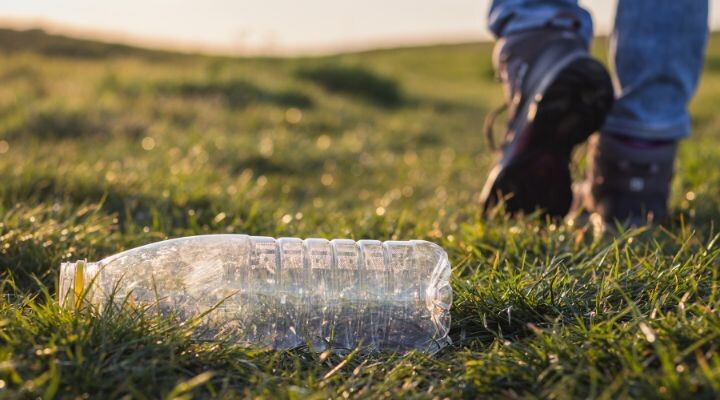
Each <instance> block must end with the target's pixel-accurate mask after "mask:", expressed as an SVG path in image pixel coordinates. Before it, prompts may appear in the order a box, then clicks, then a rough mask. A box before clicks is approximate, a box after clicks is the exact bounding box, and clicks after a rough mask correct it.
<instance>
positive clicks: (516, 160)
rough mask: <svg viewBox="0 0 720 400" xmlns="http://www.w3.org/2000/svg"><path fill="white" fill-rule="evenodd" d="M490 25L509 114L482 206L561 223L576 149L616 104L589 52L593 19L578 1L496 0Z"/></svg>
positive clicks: (608, 83)
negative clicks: (556, 219)
mask: <svg viewBox="0 0 720 400" xmlns="http://www.w3.org/2000/svg"><path fill="white" fill-rule="evenodd" d="M489 22H490V28H491V30H492V31H493V32H494V33H495V34H496V35H497V36H498V41H497V43H496V44H495V50H494V53H493V64H494V68H495V72H496V75H497V76H498V78H499V79H500V80H501V81H502V83H503V85H504V89H505V90H504V91H505V99H506V104H505V106H504V108H505V109H507V110H508V114H509V116H508V122H507V125H506V130H505V140H504V143H503V146H502V148H501V152H500V153H501V156H500V159H499V160H498V162H497V164H496V165H495V167H494V168H493V169H492V171H490V174H489V175H488V178H487V181H486V182H485V185H484V186H483V190H482V192H481V193H480V201H481V202H482V204H483V209H484V210H485V211H489V210H492V209H494V208H495V206H496V205H498V204H500V203H503V204H504V206H505V211H507V212H508V213H510V214H513V213H517V212H524V213H530V212H533V211H536V210H542V212H543V213H544V214H546V215H550V216H556V217H562V216H564V215H565V214H566V213H567V211H568V209H569V208H570V205H571V203H572V191H571V189H570V185H571V174H570V170H569V164H570V156H571V154H572V151H573V148H574V147H575V146H576V145H577V144H579V143H582V142H584V141H585V140H586V139H587V137H588V136H589V135H590V134H591V133H593V132H595V131H596V130H598V129H600V127H601V126H602V124H603V122H604V120H605V116H606V115H607V113H608V111H609V110H610V107H611V106H612V102H613V99H614V94H613V88H612V83H611V80H610V76H609V75H608V73H607V71H606V70H605V67H603V65H602V64H600V63H599V62H598V61H597V60H595V59H594V58H593V57H592V56H591V55H590V54H589V52H588V47H589V44H590V40H591V35H592V21H591V19H590V15H589V14H588V13H587V12H586V11H585V10H583V9H582V8H580V7H579V6H578V4H577V1H575V0H496V1H495V2H494V3H493V4H492V6H491V8H490V19H489ZM494 115H497V113H496V112H494V113H491V114H489V118H488V120H487V121H486V129H487V132H486V133H488V137H491V136H492V132H491V131H492V129H490V128H491V127H492V121H493V120H494ZM488 127H489V128H488ZM493 143H494V141H493V140H490V145H491V147H493V146H492V144H493Z"/></svg>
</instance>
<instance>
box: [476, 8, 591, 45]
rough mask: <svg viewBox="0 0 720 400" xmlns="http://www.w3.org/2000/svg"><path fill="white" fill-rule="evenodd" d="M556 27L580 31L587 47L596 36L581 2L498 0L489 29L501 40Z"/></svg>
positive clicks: (490, 18)
mask: <svg viewBox="0 0 720 400" xmlns="http://www.w3.org/2000/svg"><path fill="white" fill-rule="evenodd" d="M548 26H552V27H555V28H558V29H568V30H576V31H577V32H578V33H579V34H580V36H581V37H582V38H583V40H584V41H585V43H586V44H589V43H590V40H591V39H592V34H593V26H592V18H591V17H590V14H589V13H588V12H587V11H586V10H585V9H584V8H582V7H580V6H579V5H578V2H577V0H494V1H493V2H492V4H491V5H490V12H489V16H488V28H489V29H490V31H491V32H492V33H493V34H494V35H495V37H497V38H501V37H503V36H507V35H510V34H513V33H518V32H523V31H528V30H535V29H539V28H544V27H548Z"/></svg>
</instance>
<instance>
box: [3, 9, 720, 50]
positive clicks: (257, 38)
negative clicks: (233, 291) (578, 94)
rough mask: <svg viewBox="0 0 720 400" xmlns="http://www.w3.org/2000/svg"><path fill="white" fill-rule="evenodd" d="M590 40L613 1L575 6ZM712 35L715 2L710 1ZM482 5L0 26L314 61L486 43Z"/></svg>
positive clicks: (31, 19) (160, 15)
mask: <svg viewBox="0 0 720 400" xmlns="http://www.w3.org/2000/svg"><path fill="white" fill-rule="evenodd" d="M581 3H582V4H584V5H586V6H587V7H588V9H589V10H590V11H591V12H592V14H593V16H594V19H595V25H596V33H598V34H607V33H608V32H609V30H610V29H611V25H612V20H613V16H614V12H615V11H614V10H615V4H616V1H609V0H585V1H581ZM710 3H711V16H710V22H711V27H713V28H718V27H720V7H718V4H720V0H711V1H710ZM489 4H490V0H393V1H384V0H367V1H363V2H356V1H347V0H344V1H333V0H309V1H288V0H265V1H250V0H243V1H232V0H210V1H203V2H198V1H190V0H162V1H151V2H148V1H143V0H127V1H118V2H97V1H91V0H65V1H56V2H52V1H47V0H25V1H6V2H2V3H1V4H0V16H2V18H0V24H3V25H6V26H7V25H11V26H15V27H19V28H27V27H44V28H45V29H46V30H49V31H51V32H55V33H71V34H73V35H74V36H78V35H79V36H85V37H88V36H89V37H93V38H98V37H101V38H105V39H107V40H112V41H122V42H128V43H132V44H140V45H150V46H153V47H165V48H167V47H172V48H186V49H192V50H200V51H211V52H220V53H231V54H245V55H257V54H310V53H312V54H317V53H328V52H337V51H347V50H348V49H353V50H359V49H367V48H376V47H380V46H382V47H387V46H398V45H407V44H418V43H440V42H443V43H447V42H461V41H463V42H466V41H476V40H484V39H490V34H489V32H488V31H487V30H486V29H485V25H486V13H487V9H488V7H489Z"/></svg>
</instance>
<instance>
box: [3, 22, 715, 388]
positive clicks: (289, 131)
mask: <svg viewBox="0 0 720 400" xmlns="http://www.w3.org/2000/svg"><path fill="white" fill-rule="evenodd" d="M3 35H9V36H8V38H10V39H12V40H10V39H8V40H0V51H2V52H4V53H5V57H4V58H3V59H2V61H0V79H1V80H2V82H3V85H2V86H0V181H1V182H2V185H0V293H2V294H3V296H2V298H1V299H0V398H37V397H44V398H53V397H57V398H83V397H90V398H122V397H126V398H189V397H196V398H202V397H210V396H215V397H223V398H232V397H255V398H293V399H294V398H309V399H314V398H341V397H342V398H406V397H411V398H445V397H450V398H460V397H465V398H477V397H485V396H486V397H496V398H518V397H529V398H536V397H537V398H560V399H563V398H579V397H587V398H628V397H655V398H689V397H693V398H716V397H717V396H718V392H720V355H719V347H720V314H718V306H719V305H720V294H719V293H718V281H719V279H718V274H719V273H720V257H719V255H720V249H719V248H718V243H717V238H718V232H717V228H716V226H715V224H716V221H718V220H719V217H720V206H719V204H720V203H718V201H717V200H718V192H717V188H718V185H719V184H720V172H718V171H720V147H719V146H718V145H717V140H718V138H719V137H720V134H719V133H718V132H719V131H720V117H718V114H717V112H716V110H715V108H716V107H715V106H716V104H717V102H718V100H719V99H720V67H718V65H720V37H717V36H713V37H712V39H711V42H710V46H709V49H708V60H707V64H706V65H707V68H706V71H705V74H704V75H703V78H702V82H701V85H700V89H699V92H698V95H697V96H696V98H695V100H694V101H693V103H692V105H691V112H692V115H693V122H694V125H695V133H694V135H693V137H692V138H691V139H690V140H688V141H686V142H684V143H683V144H682V147H681V151H680V157H679V162H678V171H677V175H676V179H675V181H674V183H673V189H674V190H673V197H672V214H673V221H672V222H670V223H669V224H668V225H667V226H666V227H656V228H650V229H642V230H635V231H630V232H623V231H621V232H619V233H618V234H617V235H606V236H603V237H595V236H594V235H593V232H592V229H590V227H588V226H578V225H568V224H564V223H557V222H556V223H553V222H552V221H543V220H540V219H539V218H538V217H537V216H527V217H524V218H519V219H508V218H506V217H504V216H503V215H502V214H501V213H498V214H496V215H494V216H492V217H490V218H485V217H482V216H480V214H479V209H478V204H477V196H478V193H479V191H480V189H481V185H482V183H483V178H484V173H485V172H486V171H487V170H488V168H489V167H490V165H491V163H492V161H493V155H492V154H491V153H490V152H489V151H488V149H487V148H486V144H485V143H484V141H483V140H482V138H481V134H480V127H481V123H482V119H483V117H484V114H485V113H486V112H487V110H488V109H489V108H490V107H492V106H494V105H495V104H497V103H498V102H500V101H501V99H502V96H501V92H500V87H499V85H498V84H496V83H495V82H494V80H493V76H492V71H491V68H490V61H489V56H490V49H491V47H490V45H489V44H463V45H454V46H435V47H425V48H409V49H395V50H384V51H372V52H365V53H356V54H344V55H338V56H332V57H324V58H322V59H263V58H255V59H235V58H223V57H209V56H201V55H183V54H172V53H165V52H154V51H150V50H139V49H134V48H129V47H126V46H121V47H115V45H105V44H102V43H95V42H92V43H86V42H80V41H72V39H68V38H56V37H50V36H47V35H44V34H43V33H41V32H37V31H33V32H30V33H26V34H23V33H18V32H11V33H8V31H1V32H0V37H4V36H3ZM55 43H61V45H57V46H56V45H55ZM601 45H602V43H598V46H597V48H596V51H597V54H598V55H600V56H601V57H604V53H603V51H602V46H601ZM3 46H5V47H3ZM62 49H69V50H67V51H61V50H62ZM83 55H84V56H83ZM319 65H320V66H322V68H326V69H329V70H333V71H337V70H340V71H345V75H343V77H342V79H350V80H352V79H355V78H353V77H357V76H361V77H362V78H363V79H370V80H372V82H373V85H378V86H379V87H380V89H383V87H384V88H385V89H384V90H399V88H402V100H403V101H402V102H398V103H393V104H392V107H388V104H387V103H383V102H382V101H379V102H378V101H373V100H372V97H370V98H369V100H370V101H367V99H368V97H367V94H366V93H365V92H356V91H355V90H359V89H356V88H355V86H353V85H352V84H344V85H343V86H342V88H343V89H342V90H333V89H328V87H327V86H325V85H324V84H323V83H322V81H318V80H316V79H312V80H311V79H303V78H300V77H299V76H298V74H299V72H298V71H310V70H311V71H315V72H316V73H317V71H319V70H321V68H319V67H318V66H319ZM348 70H349V71H351V72H347V71H348ZM358 71H360V72H358ZM300 75H301V74H300ZM348 76H349V77H350V78H348ZM368 77H369V78H368ZM333 79H335V78H333ZM342 79H341V80H342ZM345 83H347V82H345ZM383 85H386V86H383ZM391 88H394V89H391ZM380 92H381V93H384V92H382V90H380ZM388 93H390V92H388ZM398 93H400V92H398ZM233 99H234V100H233ZM580 160H581V157H580V156H578V161H579V162H578V165H579V168H578V172H577V173H578V176H579V174H580V173H581V170H582V168H583V163H582V162H581V161H580ZM211 232H213V233H223V232H238V233H249V234H262V235H271V236H276V237H278V236H300V237H312V236H320V237H326V238H333V237H350V238H355V239H360V238H375V239H380V240H385V239H409V238H423V239H427V240H431V241H434V242H436V243H439V244H441V245H443V246H444V247H445V248H446V249H447V251H448V253H449V255H450V259H451V262H452V264H453V277H452V285H453V289H454V293H455V301H454V304H453V308H452V316H453V322H452V330H451V336H452V339H453V341H454V344H453V345H452V346H450V347H448V348H446V349H444V350H443V351H441V352H440V353H438V354H436V355H434V356H427V355H423V354H419V353H411V354H376V355H372V356H360V355H358V354H357V353H351V354H350V355H347V356H339V355H333V354H329V353H316V352H314V351H311V350H307V349H297V350H292V351H279V352H273V351H268V350H258V349H248V348H244V347H241V346H237V345H233V344H232V343H196V342H193V341H192V340H191V339H190V336H191V333H192V326H191V325H187V326H178V325H177V324H174V323H173V322H172V321H170V320H167V319H162V318H159V317H157V316H155V315H149V314H143V313H141V312H137V311H132V310H125V311H117V310H106V312H104V313H102V314H101V315H99V316H98V315H89V314H88V312H86V311H79V312H72V311H69V310H63V309H61V308H59V306H57V304H56V300H55V297H54V296H55V290H56V289H55V287H56V285H57V282H56V279H57V278H56V277H57V273H58V268H59V263H60V261H62V260H74V259H79V258H88V259H99V258H102V257H104V256H106V255H110V254H113V253H115V252H118V251H120V250H123V249H127V248H131V247H134V246H137V245H140V244H144V243H149V242H152V241H156V240H161V239H163V238H167V237H177V236H183V235H190V234H202V233H211Z"/></svg>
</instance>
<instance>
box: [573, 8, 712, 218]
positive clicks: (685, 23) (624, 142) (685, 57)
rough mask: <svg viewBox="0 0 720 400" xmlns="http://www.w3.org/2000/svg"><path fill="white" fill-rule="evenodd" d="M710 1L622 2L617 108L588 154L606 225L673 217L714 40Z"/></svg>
mask: <svg viewBox="0 0 720 400" xmlns="http://www.w3.org/2000/svg"><path fill="white" fill-rule="evenodd" d="M707 19H708V2H707V0H683V1H677V0H620V1H619V3H618V10H617V16H616V21H615V30H614V32H613V35H612V37H611V41H610V42H611V63H612V64H613V66H614V69H615V74H616V78H615V86H616V90H617V92H618V94H619V99H618V100H617V101H616V102H615V106H614V107H613V110H612V111H611V112H610V114H609V116H608V118H607V120H606V121H605V125H604V127H603V128H602V130H601V134H600V136H599V137H597V138H594V139H593V140H592V141H591V144H590V149H589V154H588V158H589V163H588V165H589V169H588V184H589V187H590V190H591V191H590V194H591V195H590V196H588V197H587V200H586V206H587V208H589V209H590V210H592V211H596V212H598V214H600V215H601V216H602V217H603V219H604V220H605V221H608V222H612V221H613V220H617V221H621V222H625V223H629V224H630V225H642V224H644V223H646V222H648V221H661V220H663V219H665V217H666V215H667V203H668V197H669V193H670V183H671V180H672V175H673V167H674V160H675V154H676V151H677V140H679V139H682V138H684V137H686V136H687V135H688V134H689V133H690V117H689V115H688V111H687V105H688V102H689V101H690V98H691V97H692V95H693V93H694V91H695V88H696V86H697V83H698V79H699V76H700V71H701V68H702V62H703V53H704V49H705V42H706V40H707V35H708V25H707Z"/></svg>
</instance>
